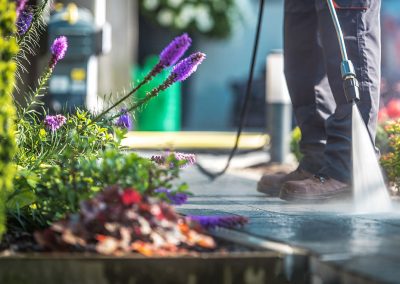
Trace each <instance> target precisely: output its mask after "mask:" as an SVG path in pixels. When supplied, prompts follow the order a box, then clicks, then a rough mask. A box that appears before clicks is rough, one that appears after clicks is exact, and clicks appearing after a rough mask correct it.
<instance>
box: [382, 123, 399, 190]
mask: <svg viewBox="0 0 400 284" xmlns="http://www.w3.org/2000/svg"><path fill="white" fill-rule="evenodd" d="M384 132H385V133H386V139H387V140H388V146H389V147H388V151H387V153H385V154H384V155H382V157H381V161H380V162H381V165H382V167H383V169H384V171H385V172H386V176H387V178H388V180H389V182H390V183H391V184H392V185H394V187H395V189H396V190H397V192H399V190H400V120H395V121H389V122H387V123H386V125H385V126H384Z"/></svg>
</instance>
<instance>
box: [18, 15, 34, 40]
mask: <svg viewBox="0 0 400 284" xmlns="http://www.w3.org/2000/svg"><path fill="white" fill-rule="evenodd" d="M32 18H33V14H32V13H31V12H28V11H23V12H21V13H20V14H19V17H18V20H17V32H18V34H19V35H20V36H21V35H24V34H25V33H26V31H27V30H28V29H29V27H30V26H31V23H32Z"/></svg>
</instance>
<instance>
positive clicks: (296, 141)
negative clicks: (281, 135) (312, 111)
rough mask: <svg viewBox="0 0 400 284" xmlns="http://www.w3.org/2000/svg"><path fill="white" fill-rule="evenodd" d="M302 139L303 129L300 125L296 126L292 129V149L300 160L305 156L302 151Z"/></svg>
mask: <svg viewBox="0 0 400 284" xmlns="http://www.w3.org/2000/svg"><path fill="white" fill-rule="evenodd" d="M300 140H301V130H300V128H299V127H296V128H295V129H293V131H292V138H291V140H290V151H291V152H292V153H293V154H294V156H295V157H296V159H297V161H300V160H301V158H302V156H303V155H302V154H301V152H300Z"/></svg>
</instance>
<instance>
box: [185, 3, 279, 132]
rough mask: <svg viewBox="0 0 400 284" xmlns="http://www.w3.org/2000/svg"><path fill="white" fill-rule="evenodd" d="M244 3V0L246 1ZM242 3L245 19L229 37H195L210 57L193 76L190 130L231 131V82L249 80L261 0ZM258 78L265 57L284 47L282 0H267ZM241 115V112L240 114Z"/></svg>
mask: <svg viewBox="0 0 400 284" xmlns="http://www.w3.org/2000/svg"><path fill="white" fill-rule="evenodd" d="M243 2H244V1H243ZM246 3H248V4H247V5H243V7H242V9H243V10H242V11H243V15H244V18H243V22H242V23H237V27H236V31H235V32H234V33H233V34H232V36H231V38H229V39H227V40H213V41H212V40H209V39H196V43H195V44H196V49H198V50H201V51H203V52H204V53H206V54H207V60H206V61H205V62H204V63H203V64H202V66H200V67H199V71H198V72H197V74H195V75H194V76H193V77H192V78H191V79H190V87H189V89H188V90H186V93H184V94H183V95H184V96H188V97H189V98H188V99H187V100H188V102H187V104H186V107H187V109H186V110H185V112H186V114H185V117H186V120H187V121H186V122H185V123H184V125H185V126H186V127H185V128H187V129H188V130H228V129H230V128H231V125H232V123H231V120H232V116H231V112H232V109H233V100H234V93H233V90H232V88H231V87H230V84H231V83H232V82H233V81H235V80H247V76H248V72H249V64H250V60H251V52H252V48H253V42H254V35H255V29H256V24H257V23H256V22H257V13H258V1H246ZM264 9H265V10H264V19H263V23H262V34H261V38H260V45H259V50H258V56H257V65H256V69H255V78H256V77H259V76H263V75H262V74H263V70H264V68H265V58H266V56H267V55H268V53H269V52H270V51H271V50H274V49H282V31H283V28H282V23H283V1H266V5H265V8H264ZM237 115H239V114H237Z"/></svg>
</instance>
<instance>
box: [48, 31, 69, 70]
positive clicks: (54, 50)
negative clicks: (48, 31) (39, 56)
mask: <svg viewBox="0 0 400 284" xmlns="http://www.w3.org/2000/svg"><path fill="white" fill-rule="evenodd" d="M67 48H68V41H67V38H66V37H65V36H60V37H58V38H56V39H55V40H54V41H53V44H52V45H51V47H50V51H51V54H52V57H51V60H50V68H53V67H54V66H55V65H56V64H57V62H58V61H60V60H61V59H63V58H64V56H65V53H66V52H67Z"/></svg>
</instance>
